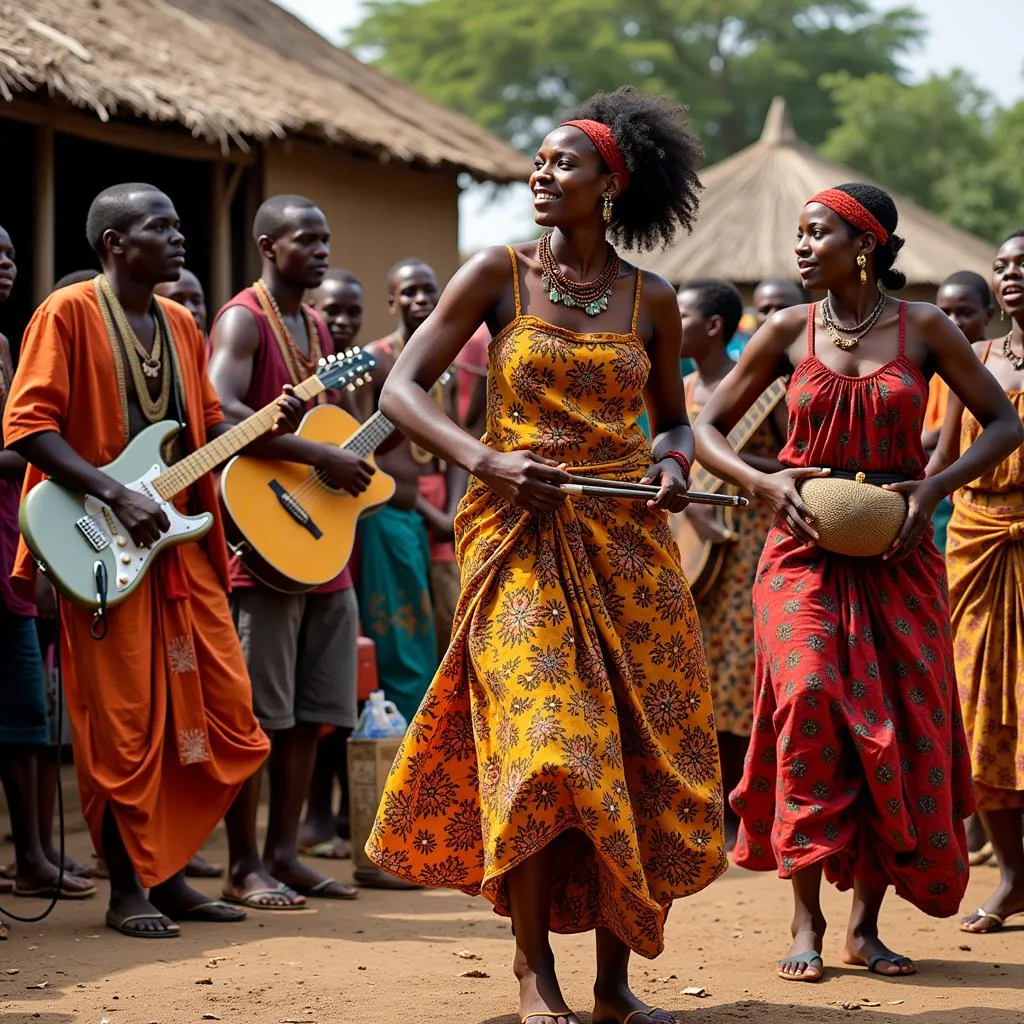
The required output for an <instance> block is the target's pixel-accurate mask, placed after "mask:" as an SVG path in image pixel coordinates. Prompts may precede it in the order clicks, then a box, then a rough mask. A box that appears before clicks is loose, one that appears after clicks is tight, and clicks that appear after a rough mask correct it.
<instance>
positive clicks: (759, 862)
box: [695, 184, 1024, 981]
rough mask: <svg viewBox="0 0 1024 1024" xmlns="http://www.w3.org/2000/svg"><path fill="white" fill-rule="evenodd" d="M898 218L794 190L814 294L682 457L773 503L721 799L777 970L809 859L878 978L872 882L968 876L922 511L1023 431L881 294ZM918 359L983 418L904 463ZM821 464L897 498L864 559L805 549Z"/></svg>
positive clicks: (953, 730) (920, 393)
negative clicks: (898, 521)
mask: <svg viewBox="0 0 1024 1024" xmlns="http://www.w3.org/2000/svg"><path fill="white" fill-rule="evenodd" d="M896 225H897V213H896V208H895V206H894V204H893V202H892V199H891V198H890V197H889V196H888V195H887V194H886V193H885V192H883V191H882V190H881V189H877V188H875V187H873V186H870V185H863V184H852V185H841V186H839V187H838V188H835V189H828V190H826V191H825V192H822V193H819V194H818V195H816V196H814V197H813V198H812V199H811V200H810V201H809V202H808V203H807V205H806V206H805V207H804V210H803V212H802V214H801V217H800V228H799V232H798V235H797V245H796V255H797V265H798V267H799V270H800V275H801V277H802V278H803V283H804V285H805V286H807V287H808V288H809V289H811V290H812V291H827V293H828V294H827V298H826V299H825V301H824V302H823V303H820V304H814V305H810V306H806V305H804V306H794V307H792V308H791V309H786V310H782V311H781V312H779V313H776V314H774V315H773V316H772V317H771V318H770V319H769V320H768V321H767V323H765V325H764V326H763V327H762V328H761V329H760V330H759V331H758V332H757V334H756V335H755V336H754V338H753V339H751V341H750V343H749V345H748V346H747V348H746V349H745V351H744V352H743V355H742V357H741V359H740V362H739V364H738V365H737V367H736V369H735V370H733V371H732V372H731V373H730V374H729V376H728V377H727V378H726V379H725V381H724V382H723V384H722V386H721V387H719V388H718V389H717V390H716V391H715V393H714V395H713V396H712V398H711V400H710V401H709V402H708V404H707V405H706V406H705V408H704V410H703V412H702V413H701V416H700V418H699V419H698V421H697V425H696V428H695V433H696V437H697V451H698V457H699V458H700V461H701V463H702V464H704V465H705V466H707V467H708V468H709V469H710V470H711V471H712V472H714V473H716V474H717V475H719V476H721V477H723V478H725V479H728V480H731V481H733V482H734V483H736V484H738V485H739V486H740V487H742V488H744V489H745V490H747V491H749V492H750V493H751V494H752V495H754V496H755V497H756V498H757V499H759V500H761V501H763V502H765V503H766V504H768V505H769V506H770V507H771V508H772V509H773V510H774V511H775V513H776V517H775V523H774V525H773V528H772V531H771V533H770V534H769V535H768V539H767V542H766V543H765V548H764V553H763V555H762V557H761V562H760V565H759V567H758V573H757V578H756V582H755V584H754V591H753V599H754V610H755V631H756V641H757V691H756V694H755V705H754V715H755V724H754V733H753V736H752V737H751V745H750V751H749V753H748V755H747V761H746V764H745V767H744V775H743V781H742V782H741V783H740V785H739V787H738V788H737V789H736V790H735V791H734V792H733V794H732V805H733V807H734V808H735V809H736V811H737V812H738V814H739V815H740V818H741V828H740V839H739V843H738V845H737V847H736V851H735V854H734V857H735V860H736V862H737V863H738V864H740V865H741V866H743V867H747V868H752V869H755V870H771V869H774V868H777V869H778V872H779V874H780V876H781V877H783V878H789V879H791V880H792V884H793V893H794V898H795V904H796V906H795V913H794V918H793V926H792V934H793V944H792V947H791V949H790V952H789V954H787V956H786V957H785V958H784V959H783V960H782V961H780V963H779V969H778V973H779V975H780V977H782V978H784V979H786V980H790V981H817V980H818V979H819V978H820V977H821V976H822V973H823V971H824V962H823V960H822V957H821V952H822V944H823V940H824V934H825V925H826V923H825V919H824V916H823V914H822V912H821V906H820V902H819V889H820V885H821V877H822V874H823V873H824V875H825V877H826V878H827V879H828V881H830V882H832V883H833V884H835V885H836V886H837V887H838V888H839V889H842V890H845V889H850V888H852V889H853V906H852V909H851V913H850V920H849V925H848V928H847V934H846V943H845V948H844V951H843V954H842V959H843V961H844V962H846V963H849V964H861V965H865V966H867V967H868V968H869V969H870V970H872V971H874V972H875V973H879V974H885V975H904V974H912V973H914V971H915V967H914V964H913V962H912V961H911V960H910V959H909V958H907V957H904V956H899V955H897V954H895V953H893V952H892V951H891V950H889V949H888V948H887V947H886V946H885V945H884V943H883V942H882V941H881V939H880V938H879V936H878V912H879V909H880V908H881V904H882V899H883V897H884V895H885V892H886V889H887V888H888V887H889V886H890V885H892V886H894V887H895V889H896V892H897V893H898V894H899V895H900V896H902V897H903V898H904V899H906V900H908V901H909V902H911V903H913V904H914V905H915V906H916V907H918V908H920V909H921V910H923V911H925V913H928V914H931V915H933V916H936V917H948V916H950V915H952V914H954V913H956V911H957V909H958V908H959V904H960V900H961V898H962V896H963V893H964V889H965V887H966V884H967V849H966V842H965V837H964V828H963V820H962V819H963V818H964V816H965V815H966V814H968V813H969V812H970V810H971V806H972V802H973V801H972V796H971V779H970V764H969V761H968V758H967V751H966V745H965V740H964V731H963V723H962V719H961V715H960V706H959V702H958V699H957V690H956V684H955V680H954V673H953V655H952V646H951V638H950V622H949V602H948V597H947V592H946V583H945V573H944V571H943V563H942V558H941V557H940V555H939V553H938V551H937V550H936V548H935V545H934V543H933V542H932V538H931V526H930V519H931V514H932V512H933V510H934V508H935V505H936V504H937V502H938V501H939V499H940V498H941V497H942V496H943V495H945V494H948V493H949V492H950V491H952V490H954V489H956V488H957V487H961V486H963V485H964V484H966V483H968V482H969V481H970V480H973V479H975V478H976V477H978V476H979V475H981V474H982V473H984V472H986V471H988V470H989V469H991V468H993V467H994V466H996V465H998V464H999V463H1000V462H1001V461H1002V460H1003V459H1004V458H1006V457H1007V456H1008V455H1009V454H1010V453H1011V452H1012V451H1013V450H1014V449H1015V448H1016V447H1017V445H1019V444H1020V443H1021V441H1022V440H1024V428H1022V426H1021V422H1020V420H1019V419H1018V418H1017V415H1016V413H1015V412H1014V410H1013V407H1012V406H1011V405H1010V403H1009V401H1008V400H1007V399H1006V396H1005V395H1004V394H1003V392H1002V388H1000V387H999V385H998V384H997V383H996V381H995V380H994V379H993V377H992V376H991V375H990V374H989V372H988V371H987V370H986V369H985V368H984V367H983V366H982V365H981V363H980V362H979V361H978V359H977V358H976V356H975V355H974V353H973V352H972V350H971V346H970V345H969V344H968V342H967V341H966V339H965V338H964V337H963V335H962V334H961V333H960V331H959V330H957V329H956V327H955V326H954V325H953V324H952V323H951V322H950V321H949V320H948V318H947V317H945V316H944V315H943V314H942V313H941V312H940V311H939V310H938V309H937V308H936V307H935V306H933V305H931V304H928V303H904V302H898V301H896V300H895V299H892V298H890V297H888V296H887V295H886V294H885V293H884V292H882V291H880V289H879V285H880V284H881V285H883V286H885V287H886V288H887V289H890V290H892V289H897V288H900V287H902V286H903V285H904V284H905V283H906V279H905V278H904V276H903V274H901V273H900V272H899V271H896V270H893V269H892V266H893V262H894V260H895V258H896V254H897V252H898V251H899V249H900V248H901V247H902V245H903V240H902V239H901V238H899V237H898V236H897V235H896V234H895V229H896ZM780 364H781V367H782V368H781V369H780ZM789 368H792V376H791V380H790V385H789V392H788V396H787V401H788V405H789V431H788V440H787V443H786V446H785V448H784V449H783V451H782V453H781V454H780V457H779V458H780V461H781V462H782V464H783V465H784V466H785V467H787V468H785V469H783V470H781V471H780V472H777V473H770V474H766V473H761V472H758V471H757V470H756V469H754V468H752V467H750V466H747V465H746V464H745V463H744V462H743V461H742V460H741V459H739V458H738V457H737V456H736V455H735V454H734V453H733V452H732V450H731V449H730V448H729V446H728V444H727V443H726V435H727V434H728V432H729V431H730V430H731V429H732V427H733V426H734V425H735V424H736V423H737V421H738V420H739V419H740V418H741V417H742V415H743V414H744V412H746V410H747V409H748V408H749V407H750V405H751V404H752V403H753V402H754V401H755V399H756V398H757V396H758V395H760V394H761V392H762V391H764V389H765V388H766V387H767V386H768V384H770V383H771V381H772V380H773V379H774V378H775V377H776V376H778V374H779V373H780V372H787V373H788V372H790V370H789ZM932 370H936V371H937V372H938V373H939V374H940V375H941V376H942V378H943V379H944V380H945V381H947V382H948V383H949V385H950V387H951V388H952V389H953V390H954V391H955V392H956V393H957V395H958V396H960V398H961V399H962V400H963V402H964V404H965V405H966V406H967V407H968V408H969V409H970V410H971V411H972V413H973V414H974V415H975V416H976V417H977V419H978V421H979V422H980V423H982V424H983V425H984V427H985V429H984V431H983V433H982V434H981V437H980V438H979V439H978V441H977V443H976V444H975V445H974V446H973V447H972V448H970V449H969V450H968V451H967V452H965V453H964V454H963V455H962V456H961V457H960V458H959V459H958V460H957V461H956V462H954V463H953V464H952V465H950V466H949V467H948V468H947V469H945V470H943V471H942V472H941V473H938V474H936V475H935V476H933V477H930V478H928V479H923V473H924V468H925V461H926V460H925V454H924V451H923V449H922V446H921V420H922V417H923V415H924V409H925V402H926V399H927V396H928V383H927V380H926V378H925V375H924V374H925V373H928V372H931V371H932ZM829 470H831V471H833V472H835V473H837V474H838V473H843V474H848V473H858V472H863V473H865V474H866V475H867V477H868V480H869V481H870V482H875V483H884V485H885V486H887V487H888V488H889V489H891V490H896V491H899V492H901V493H902V494H904V495H905V497H906V499H907V506H908V507H907V517H906V521H905V522H904V524H903V528H902V530H901V532H900V535H899V536H898V537H897V539H896V541H895V542H894V543H893V546H892V548H891V549H890V550H889V551H888V552H887V553H886V554H885V555H884V556H882V557H881V558H880V559H861V558H852V557H844V556H840V555H835V554H832V553H829V552H827V551H825V550H824V549H823V548H820V547H818V546H817V544H816V541H817V539H818V535H817V533H816V532H815V529H814V525H815V524H814V520H813V517H812V516H811V514H810V511H809V509H808V508H807V507H806V505H804V503H803V502H802V501H801V499H800V495H799V492H798V487H797V485H798V484H799V483H800V481H801V480H803V479H805V478H807V477H810V476H818V475H823V473H824V472H826V471H829ZM872 477H874V479H872Z"/></svg>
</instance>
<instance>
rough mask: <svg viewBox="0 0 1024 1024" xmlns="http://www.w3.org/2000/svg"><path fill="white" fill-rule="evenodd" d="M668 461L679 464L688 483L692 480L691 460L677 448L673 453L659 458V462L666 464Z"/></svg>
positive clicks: (664, 453)
mask: <svg viewBox="0 0 1024 1024" xmlns="http://www.w3.org/2000/svg"><path fill="white" fill-rule="evenodd" d="M666 459H672V460H673V461H674V462H676V463H678V464H679V468H680V469H681V470H682V471H683V479H684V480H686V481H687V482H688V481H689V479H690V460H689V459H688V458H687V457H686V456H685V455H684V454H683V453H682V452H681V451H678V450H677V449H675V448H673V449H672V450H671V451H667V452H663V453H662V454H661V455H660V456H659V458H658V461H659V462H664V461H665V460H666Z"/></svg>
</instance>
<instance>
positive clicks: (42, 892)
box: [11, 875, 96, 900]
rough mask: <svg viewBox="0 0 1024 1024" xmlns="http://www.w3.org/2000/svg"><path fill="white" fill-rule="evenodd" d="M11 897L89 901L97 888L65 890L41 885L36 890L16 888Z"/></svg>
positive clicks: (76, 876)
mask: <svg viewBox="0 0 1024 1024" xmlns="http://www.w3.org/2000/svg"><path fill="white" fill-rule="evenodd" d="M75 878H78V875H75ZM11 895H12V896H17V897H19V898H21V899H44V900H52V899H53V898H54V897H56V898H57V899H59V900H87V899H89V897H90V896H95V895H96V886H95V885H94V886H92V887H91V888H89V889H65V888H64V886H61V887H60V888H59V889H58V888H57V887H56V886H55V885H40V886H38V887H37V888H35V889H19V888H18V887H17V886H15V887H14V888H13V889H12V890H11Z"/></svg>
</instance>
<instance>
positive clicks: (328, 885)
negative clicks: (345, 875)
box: [291, 878, 359, 900]
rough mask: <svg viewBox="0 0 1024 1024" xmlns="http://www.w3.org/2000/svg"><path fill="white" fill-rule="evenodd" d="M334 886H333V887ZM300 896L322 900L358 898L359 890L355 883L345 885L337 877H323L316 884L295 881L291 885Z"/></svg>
mask: <svg viewBox="0 0 1024 1024" xmlns="http://www.w3.org/2000/svg"><path fill="white" fill-rule="evenodd" d="M332 886H333V888H332ZM291 887H292V888H293V889H294V890H295V891H296V892H297V893H298V894H299V895H300V896H310V897H313V898H317V899H322V900H357V899H359V890H358V889H357V888H356V887H355V886H354V885H345V883H344V882H339V881H338V880H337V879H336V878H322V879H320V881H319V882H317V883H316V884H315V885H302V884H301V883H297V882H293V883H292V886H291Z"/></svg>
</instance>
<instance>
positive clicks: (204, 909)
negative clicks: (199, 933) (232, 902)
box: [166, 900, 246, 924]
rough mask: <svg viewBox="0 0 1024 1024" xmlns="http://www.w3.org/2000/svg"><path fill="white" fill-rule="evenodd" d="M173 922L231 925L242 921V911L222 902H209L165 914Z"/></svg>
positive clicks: (243, 912)
mask: <svg viewBox="0 0 1024 1024" xmlns="http://www.w3.org/2000/svg"><path fill="white" fill-rule="evenodd" d="M166 916H167V917H169V918H171V920H173V921H208V922H210V923H212V924H231V923H233V922H235V921H244V920H245V918H246V913H245V911H244V910H234V909H232V908H231V907H229V906H228V905H227V903H225V902H224V901H223V900H211V901H209V902H208V903H197V904H196V905H195V906H194V907H186V908H185V909H184V910H178V911H175V912H174V913H173V914H167V915H166Z"/></svg>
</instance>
